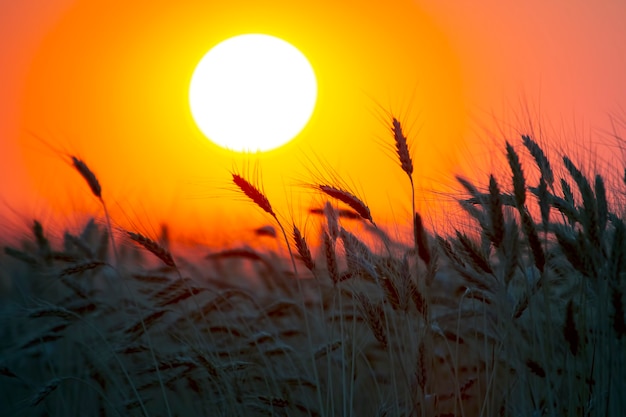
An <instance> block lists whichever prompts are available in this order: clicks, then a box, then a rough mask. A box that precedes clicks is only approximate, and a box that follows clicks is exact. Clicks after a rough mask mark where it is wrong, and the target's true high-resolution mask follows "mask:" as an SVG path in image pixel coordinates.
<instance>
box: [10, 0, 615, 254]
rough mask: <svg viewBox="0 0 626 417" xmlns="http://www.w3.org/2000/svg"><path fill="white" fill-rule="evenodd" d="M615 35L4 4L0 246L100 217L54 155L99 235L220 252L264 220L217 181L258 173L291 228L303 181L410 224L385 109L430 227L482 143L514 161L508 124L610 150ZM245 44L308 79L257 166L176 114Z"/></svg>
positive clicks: (280, 4) (299, 13) (563, 25)
mask: <svg viewBox="0 0 626 417" xmlns="http://www.w3.org/2000/svg"><path fill="white" fill-rule="evenodd" d="M625 19H626V2H624V1H620V0H599V1H595V2H589V1H583V0H568V1H565V0H554V1H550V2H545V1H539V0H530V1H525V2H520V1H509V0H506V1H501V0H500V1H499V0H477V1H471V2H470V1H464V0H447V1H434V0H413V1H409V0H390V1H385V2H383V1H370V2H367V1H335V0H333V1H327V0H318V1H314V2H307V3H305V2H296V1H288V0H264V1H252V0H212V1H207V0H202V1H200V0H181V1H178V2H176V3H172V2H165V1H144V0H137V1H132V2H127V1H118V0H106V1H105V0H23V1H19V2H18V1H12V2H8V1H5V2H2V3H1V4H0V37H1V38H2V40H3V41H2V42H1V43H0V92H1V94H0V138H1V139H0V141H1V142H0V167H2V168H1V169H2V177H1V179H0V219H1V221H2V223H1V224H2V225H3V226H4V227H3V228H2V230H3V232H5V233H6V232H19V231H22V230H23V229H24V225H26V224H28V223H29V221H30V219H32V218H33V217H37V218H39V219H41V220H42V221H43V222H44V223H53V224H55V225H56V226H55V227H58V231H59V232H60V231H62V229H61V228H62V227H64V226H63V225H67V227H73V226H75V225H76V224H78V223H79V222H80V220H81V219H82V218H84V217H83V216H84V215H85V214H92V215H94V216H96V217H99V218H101V217H102V215H103V213H102V210H101V207H100V206H99V205H98V202H97V201H95V199H94V198H93V196H92V195H91V194H90V193H89V189H88V187H87V186H86V185H85V183H84V181H83V180H82V179H81V178H80V177H79V176H78V174H77V173H76V172H75V171H74V170H73V169H72V167H71V166H70V164H69V163H68V162H67V161H68V157H67V156H68V155H76V156H78V157H80V158H82V159H83V160H84V161H85V162H86V163H87V164H88V165H89V166H90V167H91V168H92V170H93V171H94V172H95V173H96V174H97V176H98V178H99V179H100V182H101V183H102V187H103V197H104V199H105V201H106V202H107V204H108V206H109V208H110V211H111V216H112V218H113V222H114V224H116V225H118V226H119V227H124V228H133V229H137V230H138V231H140V232H142V233H146V234H148V235H152V236H153V237H154V234H155V233H156V232H155V231H156V230H158V227H159V224H161V223H167V224H168V225H169V226H170V229H171V230H172V233H173V234H174V235H178V236H181V237H184V238H189V239H192V240H198V241H203V242H207V243H210V244H214V245H224V244H230V243H232V239H233V236H235V237H236V239H237V240H246V239H248V238H252V232H251V230H253V229H254V228H255V227H259V226H262V225H264V224H268V223H271V219H269V218H268V217H267V216H266V215H264V214H263V213H262V212H261V211H260V210H258V209H256V208H255V207H253V206H252V205H251V204H250V203H249V202H247V201H245V199H244V198H243V196H241V195H240V194H238V193H237V192H236V190H235V188H234V186H233V185H232V184H231V182H230V173H231V172H233V171H234V172H239V173H243V174H245V175H248V177H249V178H251V179H254V178H255V176H254V174H255V172H258V173H259V177H258V181H259V184H262V187H263V189H264V190H265V192H266V194H267V196H268V198H269V199H270V201H271V202H272V204H273V205H274V206H275V211H277V212H278V213H279V215H280V216H281V217H282V218H283V219H284V220H285V222H287V223H289V222H291V220H292V219H293V220H295V222H296V223H297V224H298V225H299V226H301V227H303V228H306V227H308V226H307V225H310V224H312V223H311V221H312V220H311V219H310V218H309V215H307V210H308V209H309V208H310V207H313V206H320V205H321V204H322V203H323V199H322V198H321V197H320V196H319V195H318V194H316V193H315V192H313V191H312V190H311V189H310V188H309V187H306V184H310V183H315V182H319V181H323V180H332V178H340V179H341V180H342V181H343V182H344V183H345V184H346V185H348V186H350V187H351V189H352V190H354V191H356V192H357V194H358V195H359V196H360V197H362V198H363V199H364V200H365V201H366V202H367V203H368V204H369V206H370V208H371V211H372V215H373V217H374V219H375V220H377V222H378V223H380V224H381V225H386V224H400V225H403V224H409V222H410V219H411V213H410V211H411V205H410V189H409V184H408V180H407V178H406V176H405V175H404V173H403V172H402V171H401V170H400V168H399V164H398V162H397V161H396V159H395V155H394V153H393V138H392V136H391V133H390V118H389V116H388V112H391V113H392V114H393V115H395V116H396V117H397V118H398V119H399V120H400V121H401V122H402V123H403V124H404V125H405V127H406V130H407V132H408V134H409V139H410V140H411V141H412V144H413V146H412V149H413V151H414V162H415V166H416V169H415V176H416V186H417V190H418V193H417V194H418V195H417V203H418V208H419V209H420V210H421V211H423V212H424V213H427V215H428V216H429V217H431V218H433V219H434V220H433V221H435V222H436V224H435V225H434V227H441V226H440V225H441V221H442V220H443V219H442V216H441V215H442V213H443V212H444V209H443V208H442V207H444V203H445V202H446V201H450V195H449V193H450V192H453V191H454V190H455V189H456V190H458V189H459V187H458V186H456V185H455V181H454V175H455V174H457V173H464V174H465V175H467V176H470V177H475V178H477V179H478V180H480V181H486V176H487V174H488V172H490V171H491V170H492V169H496V170H498V167H497V166H494V165H493V164H495V163H496V162H494V161H501V155H502V152H503V150H502V148H501V147H500V146H498V145H496V144H495V142H494V140H495V139H509V140H510V141H511V142H512V143H514V144H519V138H518V137H517V136H516V132H517V131H518V130H523V129H524V128H525V127H527V126H528V123H527V122H528V114H526V113H525V112H528V113H529V114H530V116H531V117H530V118H531V119H532V120H533V123H534V124H536V127H537V130H536V132H537V134H539V133H538V132H539V129H538V127H539V126H541V131H542V137H541V138H538V139H540V141H542V142H543V143H546V144H547V145H548V146H550V147H551V148H553V149H563V148H567V147H568V146H570V147H573V148H575V146H574V145H572V144H573V143H575V142H576V143H582V142H585V143H588V142H599V141H605V142H607V141H608V138H609V137H610V134H611V133H612V132H611V129H612V125H611V118H612V117H613V118H615V119H616V120H617V121H618V124H619V123H620V121H621V123H622V125H623V124H624V122H625V121H626V107H625V106H626V103H625V101H626V75H625V74H626V25H624V24H623V22H624V21H625ZM245 33H264V34H269V35H274V36H276V37H279V38H282V39H284V40H286V41H288V42H290V43H291V44H292V45H294V46H296V47H297V48H298V49H299V50H300V51H301V52H302V53H304V55H306V56H307V57H308V59H309V61H310V62H311V64H312V66H313V68H314V71H315V72H316V75H317V79H318V88H319V90H318V102H317V107H316V109H315V111H314V113H313V117H312V119H311V121H310V123H309V125H308V126H307V127H306V128H305V130H304V131H303V132H302V133H301V134H300V135H299V136H298V137H297V138H296V139H294V140H293V141H292V142H291V143H290V144H288V145H286V146H284V147H282V148H280V149H279V150H276V151H272V152H269V153H266V154H263V155H261V156H242V155H238V154H235V153H232V152H229V151H225V150H223V149H221V148H219V147H217V146H215V145H213V144H212V143H211V142H209V141H208V140H206V138H204V137H203V136H202V134H201V133H200V131H199V130H198V128H197V127H196V126H195V124H194V122H193V120H192V118H191V115H190V111H189V107H188V101H187V100H188V97H187V94H188V85H189V81H190V78H191V75H192V72H193V70H194V67H195V65H196V64H197V63H198V61H199V60H200V58H202V56H203V55H204V54H205V53H206V52H207V51H208V50H209V49H210V48H211V47H213V46H215V45H216V44H218V43H219V42H221V41H223V40H225V39H227V38H229V37H232V36H235V35H239V34H245ZM619 129H620V127H619V126H618V130H619ZM625 130H626V129H625ZM621 133H622V134H626V132H625V131H622V132H621ZM568 141H569V143H568ZM570 149H571V148H570ZM607 155H608V156H607ZM616 155H617V156H615V161H614V162H615V163H616V164H618V165H619V164H621V161H620V160H618V159H617V158H618V157H621V155H620V154H616ZM611 157H612V156H611V155H610V154H608V153H606V154H603V155H602V156H601V158H611ZM437 225H439V226H437ZM311 227H313V226H311ZM311 233H316V230H311Z"/></svg>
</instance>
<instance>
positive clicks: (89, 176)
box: [71, 155, 118, 262]
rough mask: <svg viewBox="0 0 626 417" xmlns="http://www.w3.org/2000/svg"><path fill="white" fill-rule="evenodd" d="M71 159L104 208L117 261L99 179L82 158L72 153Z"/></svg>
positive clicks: (111, 229) (107, 211) (116, 257)
mask: <svg viewBox="0 0 626 417" xmlns="http://www.w3.org/2000/svg"><path fill="white" fill-rule="evenodd" d="M71 159H72V165H73V166H74V169H76V171H78V173H79V174H80V176H81V177H83V178H84V180H85V181H86V182H87V185H88V186H89V189H90V190H91V193H92V194H93V195H94V196H95V197H96V198H97V199H98V200H100V204H102V208H103V209H104V216H105V218H106V221H107V229H108V232H109V235H110V236H111V247H112V248H113V253H114V255H115V261H116V262H117V259H118V255H117V248H116V247H115V240H114V239H113V228H112V227H111V217H110V216H109V210H108V209H107V205H106V204H105V202H104V198H102V187H101V186H100V181H98V177H96V174H94V172H93V171H92V170H91V169H89V167H88V166H87V164H86V163H85V162H84V161H83V160H82V159H80V158H77V157H75V156H73V155H72V156H71Z"/></svg>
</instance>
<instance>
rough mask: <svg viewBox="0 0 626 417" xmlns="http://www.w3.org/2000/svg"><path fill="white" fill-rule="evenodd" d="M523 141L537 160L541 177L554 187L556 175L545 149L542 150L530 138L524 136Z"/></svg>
mask: <svg viewBox="0 0 626 417" xmlns="http://www.w3.org/2000/svg"><path fill="white" fill-rule="evenodd" d="M522 141H523V142H524V146H526V149H528V151H529V152H530V154H531V155H532V157H533V158H534V159H535V163H536V164H537V167H538V168H539V172H541V177H542V178H543V179H544V180H545V181H546V183H547V184H548V185H549V186H550V187H552V185H553V184H554V173H553V172H552V167H551V166H550V161H549V160H548V158H547V157H546V155H545V153H543V149H541V147H540V146H539V145H538V144H537V142H535V141H534V140H532V139H531V138H530V136H527V135H522Z"/></svg>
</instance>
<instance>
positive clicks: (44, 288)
mask: <svg viewBox="0 0 626 417" xmlns="http://www.w3.org/2000/svg"><path fill="white" fill-rule="evenodd" d="M389 125H390V139H389V143H390V144H391V146H392V148H391V149H393V153H394V154H395V155H394V156H395V158H396V161H397V168H398V170H399V172H401V173H402V174H403V176H404V180H405V185H406V187H407V189H408V190H409V193H410V195H413V201H408V202H407V203H408V204H409V205H410V206H412V207H415V205H414V204H415V203H414V201H415V198H416V197H415V188H414V162H413V156H412V152H411V142H410V140H408V139H407V137H406V135H405V133H404V131H403V125H402V124H401V122H400V121H398V120H397V119H395V118H391V120H389ZM616 141H619V138H616ZM618 145H619V143H618ZM501 154H502V157H503V159H504V162H505V164H506V165H507V166H508V170H507V171H505V172H499V173H494V174H490V175H488V176H487V177H486V178H485V179H484V181H483V182H480V183H474V182H471V181H469V180H467V179H466V178H464V177H461V176H458V177H457V178H456V181H457V182H458V184H459V186H460V189H462V190H463V191H461V192H459V195H458V196H457V197H456V204H457V205H458V207H459V208H460V209H461V210H462V211H463V213H465V217H464V220H462V221H459V222H458V223H453V224H450V225H449V227H450V229H449V230H446V233H443V232H438V231H433V230H432V229H431V226H432V225H429V224H428V221H427V219H425V218H424V217H423V216H422V215H421V214H420V212H419V210H415V209H413V215H412V216H411V219H410V220H411V223H412V224H411V228H410V229H411V233H409V234H408V236H405V238H402V236H400V237H398V236H396V235H394V234H393V233H389V232H387V231H385V230H383V229H381V228H379V226H378V225H377V223H376V213H375V212H373V211H371V210H370V208H369V206H368V205H367V204H366V203H365V200H364V199H362V198H361V197H360V196H359V195H358V193H356V192H355V191H354V190H352V189H350V188H349V187H347V186H346V185H345V184H344V183H341V182H336V181H335V182H333V181H328V182H319V183H311V184H309V186H310V188H311V189H313V190H314V191H315V192H316V193H317V194H319V198H320V201H322V202H323V203H322V204H321V206H320V207H319V208H315V209H314V210H313V213H311V215H312V216H316V218H318V219H319V224H318V226H316V227H313V226H310V227H308V228H307V229H304V228H303V225H302V224H298V222H297V221H296V220H285V217H284V214H282V213H278V212H276V211H275V209H274V207H273V206H272V200H271V196H268V195H266V194H265V193H264V191H263V185H262V183H257V182H255V181H254V179H253V178H249V177H248V176H246V175H245V173H241V172H233V173H232V185H233V192H234V193H238V194H234V195H233V198H238V197H237V196H239V197H240V199H242V200H247V201H242V202H241V204H248V206H247V207H248V209H249V210H257V211H260V212H262V213H263V214H264V215H265V217H266V219H267V222H266V223H265V224H261V225H259V227H260V229H258V231H257V233H258V234H259V235H263V236H262V239H265V240H261V242H268V243H267V244H266V247H265V248H263V247H262V245H260V246H258V247H257V246H255V247H252V246H247V245H244V244H242V245H233V246H224V247H222V248H211V249H208V248H207V249H206V250H204V251H202V250H197V251H196V252H195V253H194V254H193V255H192V254H191V253H186V252H184V251H182V250H181V251H180V252H179V251H178V249H177V245H176V242H175V241H171V240H170V238H169V231H168V229H167V227H163V228H162V229H161V232H160V233H158V234H155V235H147V234H144V233H143V232H142V231H139V230H128V229H123V228H121V227H120V226H117V225H116V222H115V219H111V218H109V216H108V210H107V201H106V199H105V198H104V197H103V195H104V194H103V189H105V188H106V186H107V185H106V184H105V183H101V182H100V181H99V179H98V177H97V174H96V173H95V172H93V171H92V170H91V169H90V167H89V161H85V160H82V159H79V158H78V157H75V156H70V162H71V168H72V169H73V170H74V171H75V174H76V175H75V179H76V182H77V183H80V182H83V183H84V184H80V186H82V187H87V188H86V190H88V192H90V193H91V194H92V195H91V196H90V197H91V198H93V199H94V200H95V201H96V202H97V203H98V204H99V205H100V206H101V207H102V213H105V214H104V216H102V217H101V218H94V219H92V220H89V221H87V222H86V223H84V224H82V225H81V226H80V227H79V228H75V229H67V230H63V231H61V232H59V231H54V230H49V229H48V228H47V226H46V223H45V222H43V221H39V220H37V219H34V220H33V222H32V223H31V225H30V229H31V230H30V232H29V234H30V236H27V237H25V238H24V239H23V240H22V241H20V242H19V243H17V244H15V243H12V244H9V245H4V247H3V254H2V255H1V256H0V265H2V268H1V271H2V277H1V280H2V291H1V293H0V294H1V295H0V296H1V297H2V299H1V300H2V301H1V303H0V317H1V318H2V320H3V323H4V325H3V326H2V329H1V332H2V333H1V335H0V336H1V339H0V340H2V342H0V352H1V355H0V357H1V358H2V359H1V360H0V387H1V388H2V389H0V392H1V393H2V394H0V395H1V396H2V398H0V401H1V404H2V406H1V407H2V410H3V413H2V414H3V415H10V416H38V415H51V416H52V415H59V416H61V415H62V416H66V415H83V416H87V415H101V416H109V415H110V416H122V415H124V416H125V415H137V416H157V415H158V416H187V415H211V416H213V415H223V416H249V415H260V416H261V415H267V416H299V415H302V416H336V415H341V416H351V415H352V416H442V417H443V416H527V415H537V416H540V415H546V416H621V415H623V413H624V411H625V410H626V403H625V400H624V397H623V395H622V393H623V392H624V390H625V389H626V349H625V347H626V346H625V345H624V344H625V343H626V316H625V311H624V292H625V291H626V224H625V223H624V204H623V195H624V190H626V171H624V168H623V164H622V165H621V166H607V165H606V164H600V163H597V164H593V163H592V162H593V161H591V160H589V159H586V160H584V161H582V164H580V163H579V162H578V161H576V160H574V159H570V157H569V156H568V155H567V154H559V153H558V152H554V150H549V151H548V150H544V148H543V147H542V146H541V145H540V144H539V143H538V142H537V141H535V139H534V138H533V137H531V136H529V135H520V137H519V138H518V139H517V141H516V142H514V141H513V140H511V141H505V143H504V146H503V149H502V150H501ZM547 155H550V157H548V156H547ZM68 169H69V168H68ZM600 170H601V171H600ZM81 177H82V178H81ZM73 186H74V185H73ZM75 186H78V185H75ZM459 219H463V218H462V217H461V216H459ZM55 234H56V236H54V235H55ZM198 254H199V255H200V256H198Z"/></svg>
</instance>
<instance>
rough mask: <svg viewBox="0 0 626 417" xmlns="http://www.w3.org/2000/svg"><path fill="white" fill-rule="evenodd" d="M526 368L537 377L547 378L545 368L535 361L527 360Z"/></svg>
mask: <svg viewBox="0 0 626 417" xmlns="http://www.w3.org/2000/svg"><path fill="white" fill-rule="evenodd" d="M526 367H527V368H528V369H529V370H530V372H532V373H533V374H535V375H537V376H538V377H539V378H545V377H546V371H545V370H544V369H543V367H542V366H541V365H539V364H538V363H537V362H535V361H534V360H532V359H527V360H526Z"/></svg>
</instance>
